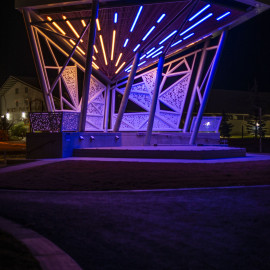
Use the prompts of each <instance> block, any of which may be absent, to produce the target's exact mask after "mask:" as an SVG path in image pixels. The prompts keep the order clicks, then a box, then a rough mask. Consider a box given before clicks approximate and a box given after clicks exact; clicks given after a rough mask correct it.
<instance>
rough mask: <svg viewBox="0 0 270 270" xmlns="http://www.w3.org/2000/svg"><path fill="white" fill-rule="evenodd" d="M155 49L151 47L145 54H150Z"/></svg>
mask: <svg viewBox="0 0 270 270" xmlns="http://www.w3.org/2000/svg"><path fill="white" fill-rule="evenodd" d="M155 48H156V47H153V48H152V49H151V50H149V51H148V52H147V53H146V54H149V53H150V52H152V51H153V50H155Z"/></svg>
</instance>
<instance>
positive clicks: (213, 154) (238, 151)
mask: <svg viewBox="0 0 270 270" xmlns="http://www.w3.org/2000/svg"><path fill="white" fill-rule="evenodd" d="M73 156H74V157H108V158H147V159H149V158H151V159H216V158H233V157H245V156H246V149H245V148H234V147H224V146H132V147H131V146H129V147H99V148H80V149H74V150H73Z"/></svg>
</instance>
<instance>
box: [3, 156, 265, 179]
mask: <svg viewBox="0 0 270 270" xmlns="http://www.w3.org/2000/svg"><path fill="white" fill-rule="evenodd" d="M66 160H89V161H103V162H111V161H121V162H152V163H154V162H162V163H230V162H246V161H261V160H270V154H253V153H248V154H247V155H246V157H238V158H219V159H207V160H201V159H200V160H196V159H195V160H191V159H143V158H99V157H94V158H89V157H70V158H56V159H42V160H37V161H34V162H27V163H23V164H19V165H13V166H8V167H4V168H0V174H1V173H5V172H13V171H18V170H23V169H27V168H33V167H37V166H42V165H45V164H49V163H55V162H61V161H66Z"/></svg>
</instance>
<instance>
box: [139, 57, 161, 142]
mask: <svg viewBox="0 0 270 270" xmlns="http://www.w3.org/2000/svg"><path fill="white" fill-rule="evenodd" d="M164 58H165V56H164V54H163V55H161V56H160V58H159V61H158V68H157V73H156V74H157V75H156V82H155V88H154V92H153V97H152V103H151V109H150V112H149V119H148V125H147V132H146V137H145V142H144V145H150V142H151V136H152V130H153V125H154V120H155V112H156V107H157V101H158V95H159V87H160V83H161V80H162V70H163V65H164V61H165V60H164Z"/></svg>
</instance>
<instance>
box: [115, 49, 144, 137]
mask: <svg viewBox="0 0 270 270" xmlns="http://www.w3.org/2000/svg"><path fill="white" fill-rule="evenodd" d="M140 57H141V52H140V51H139V52H137V53H136V55H135V58H134V60H133V64H132V68H131V72H130V74H129V77H128V81H127V85H126V89H125V92H124V96H123V98H122V101H121V104H120V108H119V111H118V115H117V118H116V121H115V124H114V128H113V131H114V132H118V131H119V128H120V125H121V122H122V118H123V115H124V112H125V110H126V107H127V103H128V97H129V94H130V91H131V87H132V84H133V81H134V78H135V75H136V71H137V67H138V64H139V61H140Z"/></svg>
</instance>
